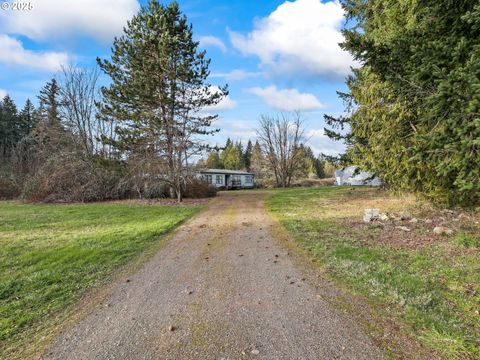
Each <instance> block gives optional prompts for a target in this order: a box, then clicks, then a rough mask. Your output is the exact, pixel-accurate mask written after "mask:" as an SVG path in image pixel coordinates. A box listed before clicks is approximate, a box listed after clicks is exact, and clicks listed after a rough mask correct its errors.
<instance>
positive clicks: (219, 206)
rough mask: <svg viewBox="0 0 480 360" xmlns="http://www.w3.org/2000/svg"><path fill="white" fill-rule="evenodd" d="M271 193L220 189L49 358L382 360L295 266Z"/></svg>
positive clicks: (60, 341) (55, 344)
mask: <svg viewBox="0 0 480 360" xmlns="http://www.w3.org/2000/svg"><path fill="white" fill-rule="evenodd" d="M265 196H266V193H263V192H259V191H237V192H223V193H221V194H220V195H219V196H218V197H217V198H216V199H214V200H213V201H212V203H211V204H210V205H209V208H208V209H207V210H206V211H204V212H202V213H201V214H199V215H198V216H196V217H195V218H193V219H192V220H190V221H189V222H187V223H185V224H184V225H182V226H181V227H180V228H178V229H177V231H176V232H175V234H174V235H173V237H172V239H171V241H170V242H169V243H168V245H166V246H165V247H164V248H163V249H162V250H161V251H159V252H158V253H157V254H156V255H155V256H154V257H152V258H151V259H150V260H149V261H148V262H147V263H146V264H145V265H144V266H143V267H142V269H141V270H140V271H138V272H137V273H136V274H135V275H133V276H130V277H129V278H128V280H125V281H121V282H118V284H116V285H114V286H113V288H112V290H111V292H110V293H109V294H108V296H107V297H106V299H105V300H104V301H103V302H102V304H101V305H99V306H98V307H97V308H96V309H94V310H93V311H92V312H91V313H90V314H88V315H87V316H85V317H84V318H83V319H82V320H81V321H80V322H79V323H77V324H76V325H74V326H73V327H71V328H69V329H67V330H66V331H64V332H63V333H61V334H60V335H59V336H58V338H57V339H56V340H55V341H54V342H53V344H52V345H51V346H50V347H49V348H48V349H47V350H46V352H45V354H44V358H47V359H62V360H64V359H195V360H197V359H218V360H220V359H225V360H226V359H315V360H317V359H381V358H383V357H384V354H383V353H382V352H381V350H379V349H378V348H377V347H375V345H374V344H373V343H372V341H371V340H370V338H369V337H368V336H367V335H366V334H365V333H363V332H362V330H361V329H360V327H359V326H358V325H357V324H356V323H355V322H354V321H353V320H352V319H351V318H349V317H348V316H347V315H346V314H345V313H344V312H341V311H339V310H336V309H334V308H332V307H331V306H330V305H329V304H327V303H326V302H325V301H324V300H322V297H321V296H319V295H318V294H317V291H316V290H315V288H316V287H318V286H322V284H321V283H320V284H318V281H321V280H318V279H317V280H316V281H317V283H316V284H312V281H310V279H305V278H304V276H305V275H303V274H302V272H301V271H300V270H299V269H298V268H297V267H296V266H295V265H294V262H293V260H292V259H291V258H290V257H289V255H288V253H287V250H286V249H285V248H284V247H282V245H281V243H280V242H279V241H278V239H276V237H275V236H276V235H275V234H276V231H275V229H276V227H277V226H278V224H277V223H276V222H275V221H274V220H273V219H272V218H270V216H269V215H268V214H267V213H266V211H265V208H264V200H265Z"/></svg>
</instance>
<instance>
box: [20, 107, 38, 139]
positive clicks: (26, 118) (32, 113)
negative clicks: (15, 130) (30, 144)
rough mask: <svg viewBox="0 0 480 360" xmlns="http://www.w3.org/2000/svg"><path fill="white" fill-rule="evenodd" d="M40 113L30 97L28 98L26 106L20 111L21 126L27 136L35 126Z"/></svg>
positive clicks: (23, 133) (23, 134)
mask: <svg viewBox="0 0 480 360" xmlns="http://www.w3.org/2000/svg"><path fill="white" fill-rule="evenodd" d="M37 121H38V115H37V113H36V110H35V107H34V106H33V104H32V102H31V101H30V99H27V101H26V102H25V106H24V107H23V109H22V111H20V128H21V132H22V136H27V135H28V134H30V132H31V131H32V130H33V129H34V128H35V126H36V124H37Z"/></svg>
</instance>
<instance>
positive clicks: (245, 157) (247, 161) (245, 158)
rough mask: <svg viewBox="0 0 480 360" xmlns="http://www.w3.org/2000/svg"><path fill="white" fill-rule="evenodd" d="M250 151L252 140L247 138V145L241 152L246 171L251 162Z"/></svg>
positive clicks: (251, 149) (248, 169)
mask: <svg viewBox="0 0 480 360" xmlns="http://www.w3.org/2000/svg"><path fill="white" fill-rule="evenodd" d="M252 151H253V145H252V141H251V140H250V139H248V143H247V147H246V148H245V152H244V153H243V163H244V164H245V168H246V169H247V171H250V166H251V163H252Z"/></svg>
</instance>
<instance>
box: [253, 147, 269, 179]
mask: <svg viewBox="0 0 480 360" xmlns="http://www.w3.org/2000/svg"><path fill="white" fill-rule="evenodd" d="M250 171H252V172H253V173H254V174H255V176H256V178H257V179H259V180H262V179H264V178H265V177H266V175H267V172H266V162H265V156H264V155H263V152H262V147H261V146H260V143H259V142H258V140H257V141H255V145H254V146H253V150H252V157H251V161H250Z"/></svg>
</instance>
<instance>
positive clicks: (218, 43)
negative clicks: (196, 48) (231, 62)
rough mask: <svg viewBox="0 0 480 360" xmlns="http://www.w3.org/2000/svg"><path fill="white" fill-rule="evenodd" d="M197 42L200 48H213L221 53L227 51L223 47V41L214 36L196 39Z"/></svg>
mask: <svg viewBox="0 0 480 360" xmlns="http://www.w3.org/2000/svg"><path fill="white" fill-rule="evenodd" d="M198 41H199V42H200V46H201V47H207V46H215V47H217V48H219V49H220V50H222V52H226V51H227V47H226V46H225V44H224V43H223V41H222V40H220V39H219V38H217V37H215V36H202V37H200V38H199V39H198Z"/></svg>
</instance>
